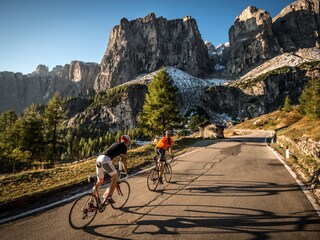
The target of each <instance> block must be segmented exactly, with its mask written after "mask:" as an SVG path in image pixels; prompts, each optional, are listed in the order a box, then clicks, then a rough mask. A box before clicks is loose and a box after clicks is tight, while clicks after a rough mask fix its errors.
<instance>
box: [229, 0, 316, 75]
mask: <svg viewBox="0 0 320 240" xmlns="http://www.w3.org/2000/svg"><path fill="white" fill-rule="evenodd" d="M319 5H320V3H319V0H298V1H296V2H293V3H292V4H290V5H289V6H287V7H286V8H284V9H283V10H282V11H281V13H280V14H279V15H278V16H276V17H275V18H274V19H271V17H270V15H269V13H268V12H266V11H263V10H260V9H257V8H256V7H253V6H250V7H248V8H247V9H245V10H244V11H243V12H242V14H241V15H240V16H238V17H237V18H236V20H235V22H234V25H233V26H232V27H231V28H230V30H229V39H230V59H229V61H228V63H227V66H226V69H225V72H224V76H225V77H229V78H232V79H235V78H237V77H239V76H241V75H243V74H245V73H247V72H248V71H250V70H251V69H252V68H254V67H256V66H258V65H259V64H261V63H263V62H265V61H266V60H268V59H271V58H272V57H274V56H277V55H280V54H282V53H284V52H295V51H297V50H299V49H300V48H312V47H319V46H320V45H319V31H320V15H319Z"/></svg>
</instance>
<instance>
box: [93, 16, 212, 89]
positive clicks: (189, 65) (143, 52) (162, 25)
mask: <svg viewBox="0 0 320 240" xmlns="http://www.w3.org/2000/svg"><path fill="white" fill-rule="evenodd" d="M163 66H172V67H177V68H179V69H181V70H184V71H186V72H188V73H189V74H191V75H193V76H202V77H203V76H206V75H208V74H210V73H212V72H213V69H214V66H213V61H212V60H210V58H209V56H208V51H207V48H206V46H205V44H204V42H203V40H202V38H201V34H200V32H199V30H198V26H197V23H196V21H195V20H194V19H193V18H191V17H188V16H187V17H184V18H183V19H173V20H167V19H166V18H163V17H158V18H157V17H156V15H155V14H154V13H150V14H148V15H147V16H146V17H144V18H138V19H135V20H132V21H128V20H127V19H122V20H121V23H120V25H118V26H115V27H114V28H113V30H112V32H111V34H110V38H109V43H108V47H107V51H106V53H105V55H104V57H103V59H102V61H101V72H100V74H99V76H98V77H97V79H96V81H95V86H94V88H95V90H96V91H103V90H105V89H107V88H109V87H114V86H117V85H120V84H122V83H125V82H127V81H130V80H132V79H134V78H136V77H137V76H139V75H141V74H146V73H150V72H153V71H156V70H158V69H159V68H161V67H163Z"/></svg>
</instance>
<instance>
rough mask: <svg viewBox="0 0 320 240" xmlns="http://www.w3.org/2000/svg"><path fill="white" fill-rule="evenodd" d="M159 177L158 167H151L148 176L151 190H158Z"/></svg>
mask: <svg viewBox="0 0 320 240" xmlns="http://www.w3.org/2000/svg"><path fill="white" fill-rule="evenodd" d="M158 179H159V176H158V171H157V170H156V169H151V170H150V171H149V173H148V177H147V186H148V189H149V190H150V191H154V190H156V188H157V186H158V184H159V181H158Z"/></svg>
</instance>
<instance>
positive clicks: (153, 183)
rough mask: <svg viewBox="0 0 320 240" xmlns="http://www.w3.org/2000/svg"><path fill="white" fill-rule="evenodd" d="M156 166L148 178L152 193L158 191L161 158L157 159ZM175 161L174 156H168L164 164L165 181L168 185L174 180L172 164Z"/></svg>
mask: <svg viewBox="0 0 320 240" xmlns="http://www.w3.org/2000/svg"><path fill="white" fill-rule="evenodd" d="M155 160H156V164H155V167H154V168H152V169H151V170H150V171H149V173H148V176H147V186H148V189H149V190H150V191H154V190H156V189H157V187H158V185H159V173H160V158H159V157H155ZM172 161H173V156H170V155H169V156H166V157H165V162H164V169H163V176H164V180H165V181H166V182H167V183H170V181H171V178H172V166H171V164H170V162H172Z"/></svg>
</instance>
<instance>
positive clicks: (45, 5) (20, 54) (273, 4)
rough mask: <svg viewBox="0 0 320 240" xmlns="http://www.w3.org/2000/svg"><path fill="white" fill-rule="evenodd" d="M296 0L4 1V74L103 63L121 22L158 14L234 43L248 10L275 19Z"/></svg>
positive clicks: (0, 23)
mask: <svg viewBox="0 0 320 240" xmlns="http://www.w3.org/2000/svg"><path fill="white" fill-rule="evenodd" d="M292 2H293V0H55V1H54V0H0V71H12V72H22V73H24V74H26V73H31V72H32V71H33V70H35V68H36V67H37V66H38V65H39V64H45V65H46V66H48V67H49V70H51V69H52V68H53V67H54V66H56V65H64V64H66V63H70V62H71V61H73V60H80V61H84V62H97V63H100V62H101V59H102V57H103V54H104V53H105V50H106V48H107V44H108V40H109V34H110V32H111V30H112V28H113V27H114V26H115V25H118V24H119V23H120V19H121V18H123V17H126V18H127V19H128V20H134V19H136V18H139V17H144V16H146V15H147V14H148V13H150V12H154V13H155V14H156V16H157V17H159V16H163V17H165V18H167V19H168V20H169V19H176V18H182V17H184V16H187V15H188V16H192V17H193V18H195V19H196V21H197V23H198V27H199V30H200V33H201V35H202V38H203V39H204V40H210V41H211V42H212V43H213V44H214V45H215V46H216V45H218V44H219V43H224V42H227V41H229V37H228V31H229V28H230V27H231V25H232V24H233V22H234V20H235V18H236V17H237V16H238V15H239V14H241V12H242V11H243V10H244V9H245V8H246V7H248V6H249V5H254V6H256V7H258V8H260V9H263V10H267V11H268V12H269V13H270V14H271V16H272V17H275V16H276V15H277V14H278V13H280V11H281V10H282V9H283V8H284V7H285V6H287V5H288V4H290V3H292Z"/></svg>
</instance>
